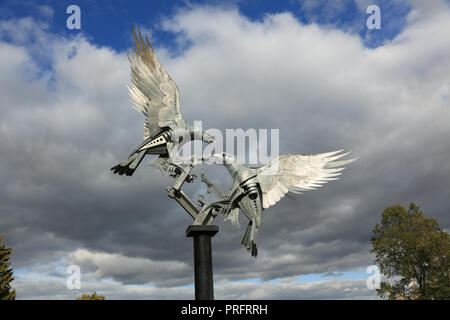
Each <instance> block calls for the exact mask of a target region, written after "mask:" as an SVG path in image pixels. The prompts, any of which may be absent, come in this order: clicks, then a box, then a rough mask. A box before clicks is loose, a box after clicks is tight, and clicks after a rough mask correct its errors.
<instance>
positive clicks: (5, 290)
mask: <svg viewBox="0 0 450 320" xmlns="http://www.w3.org/2000/svg"><path fill="white" fill-rule="evenodd" d="M2 242H3V239H2V238H1V237H0V300H14V299H15V298H16V290H13V289H11V282H12V281H13V280H14V278H13V271H12V269H11V268H10V267H11V262H10V261H9V259H10V257H11V252H12V249H11V248H7V247H6V245H4V244H2Z"/></svg>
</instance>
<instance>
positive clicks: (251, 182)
mask: <svg viewBox="0 0 450 320" xmlns="http://www.w3.org/2000/svg"><path fill="white" fill-rule="evenodd" d="M342 151H343V150H339V151H334V152H328V153H320V154H313V155H299V154H288V155H281V156H279V157H277V158H276V159H274V160H272V161H271V162H269V163H268V164H266V165H264V166H261V167H259V168H249V167H247V166H246V165H244V164H242V163H240V162H238V160H237V159H236V158H235V157H234V156H232V155H230V154H228V153H221V154H215V155H214V156H213V157H214V158H218V159H220V160H221V162H222V164H223V165H224V166H225V167H226V168H227V170H228V172H229V174H230V176H231V179H232V185H231V191H230V192H229V193H228V196H227V208H226V209H225V212H224V214H225V215H226V219H228V220H231V222H232V223H234V224H237V223H238V214H239V210H242V212H243V213H244V214H245V215H246V216H247V217H248V219H249V220H250V222H249V224H248V226H247V230H246V231H245V235H244V238H243V239H242V244H243V245H244V246H245V247H246V248H247V250H249V251H250V252H251V254H252V256H256V255H257V253H258V251H257V246H256V238H257V235H258V232H259V229H260V227H261V223H262V212H263V210H264V209H267V208H269V207H270V206H273V205H274V204H275V203H277V202H278V201H280V199H281V198H283V197H284V196H285V195H286V194H288V193H289V192H291V193H296V194H301V193H303V191H307V190H315V189H316V188H317V187H320V186H321V185H322V184H324V183H326V182H328V181H331V180H337V179H338V178H337V177H338V176H339V175H340V174H341V171H342V170H344V169H345V168H344V167H343V166H344V165H346V164H348V163H351V162H353V161H355V160H357V159H348V160H340V161H336V160H338V159H341V158H343V157H344V156H346V155H348V154H349V152H348V153H342Z"/></svg>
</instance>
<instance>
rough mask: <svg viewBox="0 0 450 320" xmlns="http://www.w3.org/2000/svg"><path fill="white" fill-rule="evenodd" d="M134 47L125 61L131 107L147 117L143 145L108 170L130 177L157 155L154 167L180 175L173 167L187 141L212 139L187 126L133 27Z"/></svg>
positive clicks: (169, 84) (167, 81) (170, 85)
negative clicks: (127, 62) (128, 73)
mask: <svg viewBox="0 0 450 320" xmlns="http://www.w3.org/2000/svg"><path fill="white" fill-rule="evenodd" d="M132 32H133V38H134V45H133V50H130V54H129V56H128V59H129V61H130V64H131V84H130V85H129V87H128V90H129V95H130V97H131V100H132V103H133V107H134V108H135V109H136V110H138V111H139V112H141V113H143V114H144V115H145V116H146V121H145V125H144V142H143V143H141V144H139V145H138V146H137V147H136V148H135V150H134V151H133V152H131V154H130V155H129V156H128V159H127V160H126V161H124V162H122V163H120V164H118V165H116V166H114V167H113V168H111V170H112V171H113V172H114V173H118V174H119V175H123V174H125V175H127V176H131V175H133V173H134V171H135V170H136V168H137V167H138V166H139V164H140V163H141V161H142V160H143V158H144V156H145V155H146V154H154V155H159V157H158V159H157V160H156V161H155V162H154V163H153V165H152V166H153V167H156V168H159V169H160V170H161V171H163V172H168V173H169V175H171V176H172V177H176V176H178V175H180V173H181V172H182V170H183V167H182V166H179V165H177V164H176V161H175V159H174V158H175V156H176V155H177V152H178V151H179V149H180V148H181V147H182V145H183V144H185V143H186V142H188V141H191V140H202V141H204V142H206V143H212V142H213V141H214V138H213V137H212V136H211V135H210V134H208V133H207V132H206V131H204V130H201V129H200V128H198V127H194V126H190V125H188V124H186V122H185V120H184V119H183V117H182V115H181V112H180V97H179V93H178V88H177V86H176V84H175V82H174V81H173V80H172V78H171V77H170V76H169V75H168V73H167V72H166V70H165V69H164V68H163V67H162V65H161V64H160V63H159V60H158V58H157V57H156V55H155V52H154V51H153V48H152V47H151V45H150V42H149V40H148V37H147V36H145V41H144V39H143V38H142V35H141V32H140V30H139V37H138V35H137V34H136V32H135V30H134V28H133V27H132Z"/></svg>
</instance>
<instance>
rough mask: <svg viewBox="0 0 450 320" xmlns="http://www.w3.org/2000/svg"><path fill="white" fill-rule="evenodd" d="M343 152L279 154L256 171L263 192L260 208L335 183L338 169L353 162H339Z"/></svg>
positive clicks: (265, 207) (340, 169) (343, 154)
mask: <svg viewBox="0 0 450 320" xmlns="http://www.w3.org/2000/svg"><path fill="white" fill-rule="evenodd" d="M342 151H343V150H339V151H334V152H328V153H321V154H314V155H297V154H289V155H282V156H279V157H278V158H276V159H274V160H272V161H271V162H269V163H268V164H266V165H264V166H262V167H260V168H258V169H257V176H258V179H259V182H260V186H261V191H262V193H263V196H262V198H263V207H264V209H267V208H268V207H270V206H273V205H274V204H275V203H277V202H278V201H279V200H280V199H281V198H282V197H284V196H285V195H286V194H287V193H288V192H293V193H297V194H301V193H302V191H304V190H315V189H316V188H317V187H320V186H321V185H322V184H323V183H326V182H328V181H331V180H337V179H338V178H336V177H337V176H339V175H340V174H341V173H340V171H342V170H344V169H345V168H343V167H341V166H343V165H346V164H348V163H350V162H353V161H355V160H357V159H349V160H341V161H335V160H337V159H340V158H342V157H344V156H346V155H348V154H349V152H348V153H342V154H339V153H341V152H342Z"/></svg>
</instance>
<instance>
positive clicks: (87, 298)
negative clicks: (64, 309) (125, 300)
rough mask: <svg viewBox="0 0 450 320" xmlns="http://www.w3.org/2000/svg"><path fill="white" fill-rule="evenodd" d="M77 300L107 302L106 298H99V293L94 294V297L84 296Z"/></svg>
mask: <svg viewBox="0 0 450 320" xmlns="http://www.w3.org/2000/svg"><path fill="white" fill-rule="evenodd" d="M77 300H105V297H104V296H98V295H97V292H94V293H93V294H92V295H88V294H83V295H82V296H81V298H77Z"/></svg>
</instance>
